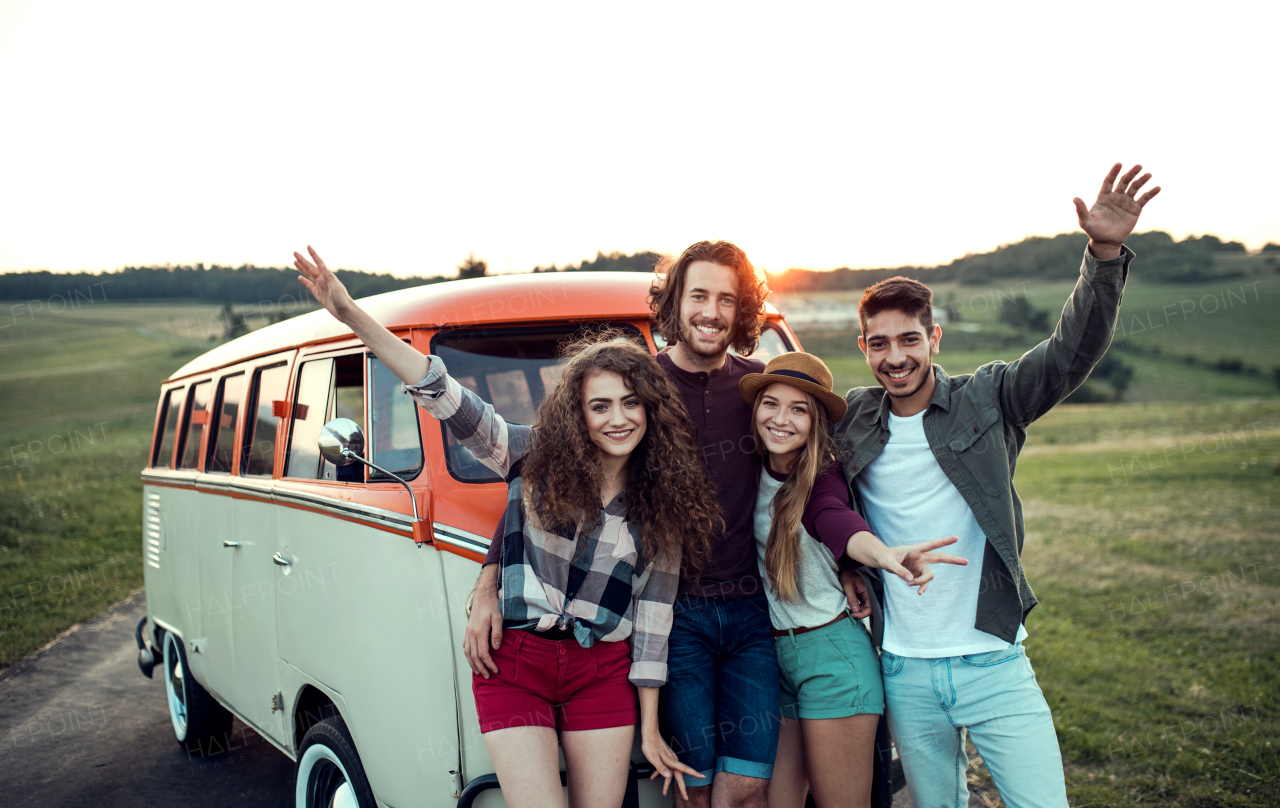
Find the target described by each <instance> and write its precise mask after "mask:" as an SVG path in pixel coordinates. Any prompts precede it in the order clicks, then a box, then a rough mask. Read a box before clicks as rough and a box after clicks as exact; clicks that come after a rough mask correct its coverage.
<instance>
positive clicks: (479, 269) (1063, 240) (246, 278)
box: [0, 230, 1280, 303]
mask: <svg viewBox="0 0 1280 808" xmlns="http://www.w3.org/2000/svg"><path fill="white" fill-rule="evenodd" d="M1087 241H1088V237H1087V236H1085V235H1084V234H1083V233H1063V234H1060V235H1057V236H1052V237H1042V236H1033V237H1031V238H1026V239H1023V240H1022V241H1019V242H1017V243H1015V244H1006V245H1003V246H1001V247H998V248H996V249H995V250H992V251H991V252H986V253H980V254H970V255H966V256H964V257H963V258H957V259H956V260H954V261H952V262H951V263H949V264H946V265H944V266H940V267H915V266H908V267H893V268H884V269H851V268H849V267H841V268H839V269H835V270H827V271H819V270H808V269H789V270H787V271H786V272H785V273H780V274H778V275H774V276H773V277H772V278H771V279H770V285H771V286H773V288H775V289H783V288H785V289H788V290H789V291H823V290H834V289H863V288H865V287H867V286H870V285H871V284H873V283H876V282H877V281H880V280H883V279H885V278H890V277H893V276H894V275H906V276H907V277H911V278H917V279H919V280H921V281H925V282H938V283H940V282H944V281H954V280H958V281H960V282H961V283H965V284H983V283H988V282H991V281H993V280H1005V279H1009V278H1035V279H1042V280H1070V279H1072V278H1074V277H1075V275H1076V272H1077V270H1078V269H1079V265H1080V256H1081V255H1082V254H1083V252H1084V248H1085V244H1086V243H1087ZM1128 244H1129V246H1130V247H1131V248H1132V249H1133V251H1134V252H1135V253H1137V254H1138V255H1139V256H1140V258H1141V260H1142V272H1143V276H1144V278H1146V279H1149V280H1153V281H1166V282H1171V283H1173V282H1181V283H1194V282H1200V281H1209V280H1220V279H1225V278H1231V277H1238V276H1240V275H1242V274H1246V273H1248V272H1257V271H1265V272H1276V271H1280V244H1267V245H1266V247H1264V248H1263V254H1262V256H1261V258H1260V260H1257V261H1254V262H1253V263H1252V264H1245V263H1243V262H1241V261H1238V260H1234V259H1237V258H1247V257H1248V256H1247V252H1246V250H1245V246H1244V245H1243V244H1241V243H1240V242H1238V241H1222V240H1221V239H1219V238H1218V237H1217V236H1211V235H1206V236H1199V237H1196V236H1190V237H1188V238H1185V239H1183V240H1182V241H1175V240H1174V239H1173V237H1172V236H1170V235H1169V234H1168V233H1165V232H1162V231H1158V230H1153V231H1149V232H1146V233H1134V234H1133V235H1132V236H1130V237H1129V241H1128ZM661 257H662V256H661V254H660V253H656V252H651V251H642V252H636V253H630V254H624V253H621V252H616V251H615V252H611V253H603V252H598V253H596V257H595V258H593V259H587V260H584V261H582V262H580V263H578V264H570V265H566V266H564V267H556V266H554V265H553V266H545V267H543V266H537V267H534V268H533V270H531V271H532V272H537V273H543V272H599V271H605V270H612V271H623V272H652V271H653V268H654V266H655V265H656V264H657V262H658V261H659V259H660V258H661ZM456 269H457V273H456V275H431V276H414V277H396V276H394V275H390V274H386V273H374V272H360V271H354V270H346V269H339V270H337V275H338V277H339V278H341V279H342V282H343V283H345V284H346V285H347V288H348V289H350V290H351V294H352V295H353V296H354V297H357V298H360V297H368V296H369V295H376V294H381V293H382V292H392V291H395V290H397V289H406V288H409V287H412V286H422V285H424V284H430V283H444V282H447V281H451V280H456V279H457V278H479V277H485V276H486V275H487V274H488V265H487V264H486V263H485V261H483V260H482V259H478V258H476V257H475V256H474V255H469V256H468V257H467V258H466V259H465V260H464V261H463V262H462V264H460V265H459V266H458V267H457V268H456ZM296 278H297V272H296V271H295V270H294V269H293V268H292V267H287V268H286V267H259V266H254V265H252V264H245V265H242V266H238V267H227V266H219V265H217V264H214V265H212V266H207V267H206V266H205V265H204V264H194V265H188V266H168V265H166V266H148V267H134V266H129V267H125V268H124V269H123V270H119V271H114V272H71V273H54V272H49V271H47V270H45V271H35V272H9V273H0V300H37V299H44V298H49V297H52V296H56V295H63V296H67V295H70V294H73V293H74V291H75V290H83V289H86V288H87V287H89V286H96V285H99V284H103V283H104V282H106V285H104V286H102V287H100V288H101V289H102V290H103V291H104V292H105V294H106V295H107V296H108V297H109V298H111V299H114V300H158V299H191V300H209V301H217V302H230V303H257V302H261V301H269V300H281V299H284V298H287V297H292V298H293V299H298V298H299V297H300V296H304V292H303V290H302V288H301V286H300V285H299V284H298V281H297V280H296Z"/></svg>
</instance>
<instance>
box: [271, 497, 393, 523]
mask: <svg viewBox="0 0 1280 808" xmlns="http://www.w3.org/2000/svg"><path fill="white" fill-rule="evenodd" d="M271 498H272V499H274V500H275V501H276V502H289V503H292V504H294V505H307V506H308V507H312V508H316V509H318V510H322V511H326V512H328V513H333V514H338V515H340V516H349V517H356V518H358V519H361V520H362V521H366V522H369V523H371V524H376V525H388V526H391V527H395V528H397V529H400V530H406V531H411V530H413V517H412V516H409V515H408V514H404V513H397V512H395V511H385V510H383V509H382V508H375V507H373V506H371V505H358V504H356V503H354V502H344V501H343V500H340V499H332V498H330V497H321V496H317V495H315V494H308V493H304V492H302V491H293V490H289V489H285V488H277V489H275V490H274V491H273V492H272V496H271Z"/></svg>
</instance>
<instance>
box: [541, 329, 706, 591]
mask: <svg viewBox="0 0 1280 808" xmlns="http://www.w3.org/2000/svg"><path fill="white" fill-rule="evenodd" d="M562 353H563V354H564V355H565V358H564V359H563V360H562V366H563V368H564V371H563V374H562V375H561V376H560V380H559V382H557V384H556V386H555V388H554V389H552V390H551V391H550V392H549V393H548V394H547V397H546V398H545V399H544V400H543V402H542V404H541V406H539V407H538V415H537V418H536V420H535V421H534V435H535V440H534V442H533V447H532V448H531V449H530V451H529V453H528V454H527V455H525V458H524V466H523V468H522V469H521V474H520V476H521V478H522V479H523V482H524V489H525V491H526V492H527V503H528V505H529V506H531V507H532V508H533V510H534V512H535V513H536V514H537V517H538V520H539V521H540V522H541V523H542V524H544V525H563V524H574V523H579V522H581V523H583V527H582V530H583V531H584V532H585V531H588V530H590V529H592V528H594V527H595V526H596V525H597V524H598V522H599V515H600V490H601V485H602V483H603V482H604V479H603V472H602V470H601V467H600V460H599V451H600V450H599V448H598V447H597V446H596V444H595V443H593V442H592V441H591V437H590V435H589V434H588V431H587V420H586V416H585V415H584V413H583V409H582V389H583V385H584V384H585V382H586V381H587V379H588V378H590V377H591V376H593V375H595V374H596V373H601V372H610V373H616V374H618V375H619V376H621V377H622V379H623V381H624V382H625V383H626V385H627V388H628V389H629V390H631V391H632V392H633V393H635V395H636V398H638V399H639V400H640V402H641V404H643V405H644V408H645V421H646V427H645V433H644V437H642V438H641V439H640V443H639V444H638V445H637V446H636V448H635V450H634V451H632V453H631V457H630V459H629V460H628V461H627V482H626V497H627V518H628V520H639V522H640V524H641V545H642V546H641V548H640V553H641V556H642V558H644V559H645V560H646V561H653V560H656V559H663V560H664V561H666V562H670V561H671V560H672V559H674V558H676V557H680V558H681V559H682V560H681V565H682V567H684V568H685V569H686V570H687V571H689V572H690V573H692V574H694V575H696V574H697V572H698V571H699V570H701V568H702V566H703V564H704V563H705V561H706V558H707V555H708V553H709V551H710V546H711V538H712V536H713V535H714V534H715V533H716V532H717V531H718V530H721V529H722V528H723V519H722V518H721V516H720V500H719V496H718V495H717V493H716V490H715V486H714V484H713V483H712V482H711V480H710V478H708V477H707V473H706V467H705V466H704V464H703V461H702V456H701V454H700V453H699V451H698V442H697V436H696V434H695V432H694V429H693V425H692V424H691V423H690V421H689V413H688V412H687V411H686V410H685V407H684V402H683V401H682V400H681V398H680V394H679V392H678V391H677V390H676V389H675V386H674V385H673V384H672V383H671V380H670V379H668V378H667V374H666V373H665V372H664V371H663V370H662V367H661V366H660V365H659V364H658V362H657V360H656V359H654V358H653V356H651V355H650V354H649V352H648V351H647V350H645V349H644V348H641V347H640V346H638V345H636V344H635V343H634V342H632V341H631V340H630V339H628V338H627V337H626V336H624V335H623V333H622V332H620V331H605V332H597V333H593V334H588V335H586V336H584V337H580V338H578V339H577V340H574V341H572V342H570V343H569V344H568V345H567V346H566V347H565V348H564V349H563V351H562ZM677 553H678V554H679V556H677V555H676V554H677Z"/></svg>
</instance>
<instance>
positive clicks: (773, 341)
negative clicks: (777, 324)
mask: <svg viewBox="0 0 1280 808" xmlns="http://www.w3.org/2000/svg"><path fill="white" fill-rule="evenodd" d="M729 350H733V349H732V348H730V349H729ZM794 350H795V348H792V347H791V346H790V345H788V344H787V340H786V338H785V337H783V336H782V333H781V332H780V331H778V329H776V328H773V327H772V326H768V325H766V326H765V327H764V328H762V329H760V344H759V345H757V346H756V351H755V353H753V354H751V355H750V356H748V357H747V358H748V359H759V360H760V361H761V362H768V361H769V360H770V359H772V358H774V357H775V356H777V355H778V354H784V353H786V352H787V351H794ZM734 353H737V351H734Z"/></svg>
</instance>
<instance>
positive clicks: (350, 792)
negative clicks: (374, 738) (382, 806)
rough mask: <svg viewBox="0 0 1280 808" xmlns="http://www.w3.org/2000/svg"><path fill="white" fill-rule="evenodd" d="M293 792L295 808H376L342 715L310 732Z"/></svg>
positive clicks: (304, 741) (303, 741)
mask: <svg viewBox="0 0 1280 808" xmlns="http://www.w3.org/2000/svg"><path fill="white" fill-rule="evenodd" d="M293 793H294V806H295V808H375V805H376V803H375V802H374V800H373V789H371V788H369V779H368V778H367V777H365V774H364V765H363V764H361V763H360V755H359V754H358V753H357V752H356V745H355V744H354V743H352V741H351V735H350V733H348V732H347V724H346V722H345V721H343V720H342V717H341V716H334V717H332V718H326V719H324V720H323V721H318V722H316V723H315V724H312V725H311V729H309V730H307V734H306V736H304V737H303V739H302V746H301V748H300V749H299V750H298V773H297V777H296V779H295V780H294V789H293Z"/></svg>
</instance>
